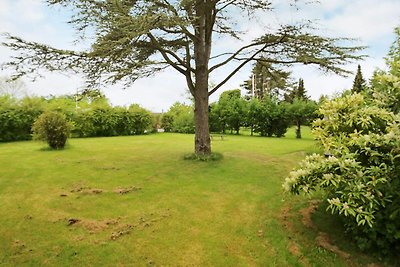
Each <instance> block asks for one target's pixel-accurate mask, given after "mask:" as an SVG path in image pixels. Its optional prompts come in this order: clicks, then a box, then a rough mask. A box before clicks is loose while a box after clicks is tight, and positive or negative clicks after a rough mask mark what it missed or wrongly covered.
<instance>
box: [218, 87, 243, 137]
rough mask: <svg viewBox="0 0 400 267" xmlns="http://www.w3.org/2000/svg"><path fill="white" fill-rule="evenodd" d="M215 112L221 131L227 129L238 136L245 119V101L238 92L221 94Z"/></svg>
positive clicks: (237, 90)
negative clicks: (216, 111) (216, 112)
mask: <svg viewBox="0 0 400 267" xmlns="http://www.w3.org/2000/svg"><path fill="white" fill-rule="evenodd" d="M217 110H218V113H219V114H218V115H219V117H218V119H219V121H220V127H221V129H222V131H223V132H225V130H227V129H229V130H231V132H232V131H235V132H236V134H239V131H240V127H241V126H243V125H244V123H245V119H246V116H245V114H246V101H245V100H244V99H243V98H242V97H241V96H240V90H239V89H236V90H229V91H225V92H223V93H222V94H221V96H220V97H219V101H218V109H217Z"/></svg>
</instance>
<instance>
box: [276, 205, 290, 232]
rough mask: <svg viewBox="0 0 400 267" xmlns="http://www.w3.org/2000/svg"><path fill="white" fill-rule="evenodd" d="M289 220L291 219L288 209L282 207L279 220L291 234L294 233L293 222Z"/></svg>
mask: <svg viewBox="0 0 400 267" xmlns="http://www.w3.org/2000/svg"><path fill="white" fill-rule="evenodd" d="M290 218H291V214H290V207H284V208H283V209H281V212H280V215H279V220H280V221H281V223H282V225H283V227H284V228H285V229H286V230H289V231H291V232H293V231H294V227H293V222H292V220H290Z"/></svg>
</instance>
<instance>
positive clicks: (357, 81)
mask: <svg viewBox="0 0 400 267" xmlns="http://www.w3.org/2000/svg"><path fill="white" fill-rule="evenodd" d="M365 88H366V82H365V79H364V77H363V75H362V72H361V66H360V65H358V67H357V73H356V77H355V78H354V82H353V88H352V89H351V91H352V92H353V93H361V92H362V91H364V90H365Z"/></svg>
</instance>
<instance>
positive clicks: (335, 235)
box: [312, 203, 399, 266]
mask: <svg viewBox="0 0 400 267" xmlns="http://www.w3.org/2000/svg"><path fill="white" fill-rule="evenodd" d="M326 208H327V204H326V203H321V204H320V205H319V207H318V208H317V209H316V210H315V212H314V213H313V214H312V220H313V222H314V224H315V226H316V227H317V229H318V231H322V232H324V233H327V234H328V235H329V238H330V239H331V241H332V243H333V244H335V245H337V246H338V247H339V248H340V249H341V250H343V251H345V252H349V253H350V254H351V255H352V256H351V257H352V258H357V260H358V261H359V262H360V263H361V264H362V265H363V266H367V265H368V264H370V265H368V266H399V258H396V257H392V256H387V255H386V256H385V255H381V254H379V251H376V250H375V251H371V250H367V251H362V250H361V249H360V248H359V247H358V246H357V244H356V241H355V240H354V238H353V237H352V236H351V235H350V234H348V233H346V229H345V226H344V223H345V222H344V220H343V218H341V217H340V216H339V215H337V214H331V213H330V212H329V211H326ZM371 256H373V258H375V259H378V260H379V262H378V263H379V265H373V264H371V261H372V258H371Z"/></svg>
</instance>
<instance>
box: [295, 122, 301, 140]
mask: <svg viewBox="0 0 400 267" xmlns="http://www.w3.org/2000/svg"><path fill="white" fill-rule="evenodd" d="M296 125H297V128H296V138H298V139H301V123H300V121H297V122H296Z"/></svg>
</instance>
